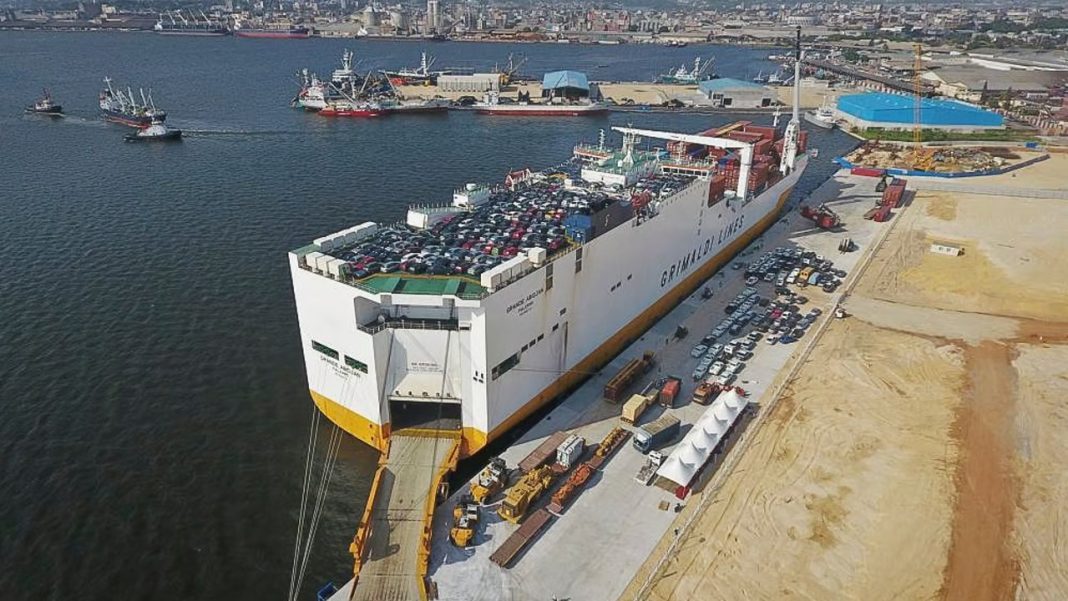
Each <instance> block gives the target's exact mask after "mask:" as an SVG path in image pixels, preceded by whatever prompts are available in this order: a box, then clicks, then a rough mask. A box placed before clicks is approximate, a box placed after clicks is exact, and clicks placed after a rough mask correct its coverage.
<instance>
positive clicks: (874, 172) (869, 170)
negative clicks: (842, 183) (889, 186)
mask: <svg viewBox="0 0 1068 601" xmlns="http://www.w3.org/2000/svg"><path fill="white" fill-rule="evenodd" d="M849 172H850V173H852V174H853V175H860V176H863V177H882V176H883V175H885V174H886V171H884V170H883V169H876V168H874V167H853V168H852V169H850V170H849Z"/></svg>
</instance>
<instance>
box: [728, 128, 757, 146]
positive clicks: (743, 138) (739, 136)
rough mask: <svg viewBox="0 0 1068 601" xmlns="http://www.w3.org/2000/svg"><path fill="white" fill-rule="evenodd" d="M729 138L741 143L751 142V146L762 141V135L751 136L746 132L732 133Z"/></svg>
mask: <svg viewBox="0 0 1068 601" xmlns="http://www.w3.org/2000/svg"><path fill="white" fill-rule="evenodd" d="M727 138H729V139H731V140H738V141H739V142H749V143H750V144H755V143H757V142H759V141H760V140H761V139H762V137H761V135H760V134H750V133H746V132H744V131H732V132H731V133H729V134H727Z"/></svg>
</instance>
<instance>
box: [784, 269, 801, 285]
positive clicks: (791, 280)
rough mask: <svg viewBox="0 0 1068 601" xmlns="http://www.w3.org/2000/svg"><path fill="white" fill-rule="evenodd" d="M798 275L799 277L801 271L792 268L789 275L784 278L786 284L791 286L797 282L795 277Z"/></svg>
mask: <svg viewBox="0 0 1068 601" xmlns="http://www.w3.org/2000/svg"><path fill="white" fill-rule="evenodd" d="M799 275H801V270H800V269H797V268H794V269H793V270H792V271H790V275H788V276H786V283H787V284H793V283H794V282H796V281H797V276H799Z"/></svg>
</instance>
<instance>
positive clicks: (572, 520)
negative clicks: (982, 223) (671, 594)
mask: <svg viewBox="0 0 1068 601" xmlns="http://www.w3.org/2000/svg"><path fill="white" fill-rule="evenodd" d="M876 181H877V180H875V179H872V178H865V177H858V176H851V175H849V174H848V173H846V172H839V174H837V175H836V176H835V177H833V178H831V179H830V180H828V181H827V182H826V183H825V184H824V185H823V186H822V187H821V188H819V189H818V190H817V191H816V192H814V193H813V194H812V196H811V197H810V198H808V199H804V202H805V203H806V204H819V203H823V202H825V203H827V204H828V205H829V206H831V207H832V208H833V209H834V210H835V211H837V212H838V213H839V215H841V217H842V219H843V226H842V227H841V228H840V229H839V230H837V231H830V232H825V231H822V230H817V229H815V228H812V227H809V226H810V222H808V221H806V220H803V219H802V218H800V216H799V215H798V214H797V212H796V210H791V211H790V212H788V213H786V216H785V217H783V218H782V219H781V220H780V221H779V222H777V223H776V224H775V225H774V226H773V227H772V228H770V229H769V230H768V232H766V233H765V234H764V235H763V236H761V237H760V238H757V239H756V240H755V241H754V242H753V243H752V244H751V245H750V246H749V248H747V249H746V250H744V251H742V253H741V254H740V255H739V257H737V258H736V259H735V260H734V261H747V260H749V259H751V258H753V257H754V256H756V255H759V254H760V253H762V252H764V251H766V250H771V249H774V248H775V247H777V246H786V247H797V246H800V247H802V248H804V249H806V250H813V251H815V252H817V253H819V254H823V255H824V256H826V257H828V258H830V259H832V260H833V261H834V262H835V267H836V268H839V269H845V270H846V271H847V272H850V274H851V273H852V269H853V267H855V266H856V265H857V263H858V262H859V261H860V260H861V259H862V258H863V257H864V256H865V254H866V251H867V250H868V247H869V245H871V244H872V243H873V241H874V240H875V239H876V237H877V235H879V233H880V232H882V231H885V229H886V228H887V227H888V224H885V223H875V222H872V221H866V220H864V219H863V218H862V217H861V216H862V215H863V213H864V212H865V211H866V210H867V209H868V208H870V207H871V206H872V205H873V204H874V200H875V198H876V197H877V196H878V193H876V192H875V191H874V187H875V183H876ZM846 237H849V238H852V239H853V241H854V242H855V243H856V244H857V245H858V246H859V247H860V251H858V252H853V253H848V254H840V253H839V252H838V251H837V247H838V244H839V242H840V241H841V240H842V239H843V238H846ZM734 261H732V263H733V262H734ZM743 273H744V272H743V271H741V270H735V269H732V268H731V267H730V266H727V267H725V268H724V269H723V270H721V271H720V272H719V273H718V274H717V275H716V276H714V277H713V278H711V279H710V281H709V282H708V283H707V285H708V286H709V287H710V288H712V289H713V290H714V297H713V298H712V299H711V300H707V301H705V300H702V299H700V297H699V295H698V294H695V295H694V296H692V297H690V298H689V299H687V300H686V301H684V302H683V303H682V304H680V305H679V306H678V307H676V308H675V310H673V311H672V312H671V313H669V314H668V315H667V316H666V317H665V318H664V319H662V320H661V321H660V322H658V323H657V324H656V325H655V326H654V327H653V328H652V329H651V330H649V331H648V332H647V333H646V334H645V335H644V336H642V337H641V338H640V339H639V340H638V341H636V342H635V343H634V344H633V345H631V346H630V347H629V348H627V349H626V350H625V351H624V352H623V353H621V354H620V355H619V356H618V357H617V358H616V359H615V360H614V361H613V362H612V363H611V364H610V365H609V366H608V367H606V368H605V369H603V370H602V371H601V372H600V373H599V374H598V375H596V376H594V377H591V378H590V380H589V381H588V382H586V383H585V384H584V385H583V386H582V387H581V388H579V389H578V390H577V391H575V392H574V393H572V394H571V395H570V396H569V397H568V398H567V399H566V400H564V401H563V403H562V404H561V405H560V406H558V407H557V408H556V409H555V410H554V411H553V412H552V413H550V414H549V415H548V416H547V417H546V418H545V419H543V420H542V421H541V422H539V423H538V424H536V425H535V426H534V427H533V428H532V429H531V430H530V431H529V432H527V433H526V434H525V435H524V436H523V438H522V439H521V440H520V441H519V442H518V443H517V444H516V445H513V446H512V447H511V448H509V449H508V450H507V451H505V452H504V453H503V454H502V456H503V457H504V458H505V459H506V461H507V462H508V464H509V466H514V465H515V464H516V463H517V462H518V461H519V460H521V459H522V458H523V457H525V456H526V454H527V453H529V452H530V451H531V450H532V449H534V448H535V447H536V446H537V445H538V444H539V443H540V442H541V441H542V440H543V439H544V438H546V437H547V436H549V435H551V434H552V433H553V432H556V431H558V430H561V429H568V430H571V431H573V432H575V433H577V434H579V435H581V436H583V437H585V438H586V440H587V441H588V443H591V444H592V443H596V442H597V441H599V440H600V439H601V438H602V437H603V436H604V435H605V434H607V432H608V431H609V430H611V429H612V428H613V427H615V426H617V425H620V421H619V418H618V416H619V411H620V408H621V406H620V405H613V404H609V403H607V402H605V401H604V400H602V395H601V391H602V388H603V386H604V384H605V383H606V382H607V380H608V379H609V378H610V377H611V376H612V375H613V374H614V373H615V372H616V370H618V369H619V368H620V367H621V366H622V365H623V364H624V363H625V362H626V361H628V360H630V359H632V358H635V357H637V356H640V355H641V354H642V353H643V352H645V351H647V350H654V351H656V353H657V368H656V370H655V371H654V373H652V374H649V375H648V376H647V377H646V381H647V380H649V379H652V378H655V377H659V376H662V375H669V374H671V375H676V376H678V377H680V378H681V379H682V380H683V382H684V385H683V388H682V391H681V393H680V397H679V399H678V400H677V401H676V408H673V409H669V410H668V411H670V412H672V414H674V415H676V416H678V417H679V418H680V419H681V420H682V422H683V433H685V431H686V430H687V429H688V427H689V425H690V424H692V423H693V422H694V421H695V420H696V419H697V418H698V417H699V416H700V415H701V414H702V413H703V412H704V411H705V410H706V409H707V407H705V406H702V405H698V404H695V403H692V402H690V400H689V399H690V395H691V394H692V392H693V384H694V383H693V380H692V378H691V375H690V374H691V372H692V371H693V369H694V366H695V364H696V363H697V360H696V359H693V358H692V357H691V356H690V351H691V349H692V347H693V346H694V345H695V344H697V342H698V341H699V340H700V338H701V337H702V336H704V335H705V334H706V333H707V332H708V331H709V330H711V329H712V328H713V327H714V326H715V324H716V323H718V322H719V321H720V320H722V319H723V317H724V316H725V313H724V311H723V307H724V306H725V305H726V303H727V301H728V300H729V299H731V298H733V297H734V295H736V294H737V293H738V292H740V291H741V289H742V288H744V287H745V283H744V276H743ZM757 288H758V291H759V293H760V294H762V295H764V296H772V291H771V285H770V284H767V283H761V284H759V285H758V286H757ZM843 289H845V287H844V288H843ZM804 294H805V295H806V296H808V297H809V298H810V303H809V304H808V305H806V306H805V308H806V309H807V308H810V307H821V308H822V309H823V311H824V314H823V317H822V319H829V318H830V317H829V315H830V313H831V310H830V309H831V308H832V307H833V306H834V305H835V304H836V303H837V302H838V301H839V297H840V295H841V292H839V293H836V294H825V293H824V292H822V291H821V290H819V289H816V288H809V289H806V291H805V292H804ZM679 325H684V326H686V327H687V328H688V329H689V332H690V335H689V336H687V337H686V338H685V339H683V340H675V339H674V338H672V337H673V335H674V332H675V330H676V327H677V326H679ZM814 327H815V326H814ZM803 345H804V339H802V341H801V342H799V343H796V344H791V345H785V346H783V345H774V346H770V345H767V344H765V343H763V342H761V343H759V344H758V346H757V348H756V351H755V353H754V356H753V358H752V359H751V360H750V361H749V362H748V363H749V365H748V367H747V368H746V369H745V370H744V371H743V372H742V373H741V374H740V376H739V379H738V381H737V382H736V385H740V386H742V387H743V388H745V389H746V390H747V391H749V392H750V395H751V396H750V399H751V400H754V401H759V403H760V404H763V403H766V402H767V399H765V398H764V396H765V393H766V392H768V391H769V390H772V388H773V386H774V385H775V384H776V383H777V378H778V376H779V374H780V372H782V371H783V368H784V366H786V365H787V364H788V362H789V361H790V360H791V357H792V356H793V355H794V354H795V352H796V351H797V350H798V349H799V348H801V347H802V346H803ZM643 383H644V382H643ZM662 411H664V410H663V409H661V408H659V407H654V408H651V409H650V410H648V411H647V412H646V413H645V414H644V415H643V416H642V418H641V421H640V423H647V422H649V421H651V420H653V419H655V418H656V417H657V416H658V415H659V414H660V413H661V412H662ZM762 415H763V411H762V410H761V409H760V408H759V407H758V411H757V413H756V416H755V417H754V418H753V419H751V420H750V421H749V422H748V423H746V424H742V428H741V429H740V430H736V431H735V432H734V433H733V434H732V438H731V440H730V441H728V446H729V447H733V446H735V445H736V443H737V442H738V440H739V439H744V438H745V437H746V434H745V433H746V431H747V430H751V429H754V428H759V426H760V422H761V418H762ZM680 438H681V437H680ZM676 442H677V441H676ZM671 448H672V447H671V446H669V447H667V448H666V449H664V451H666V452H670V450H671ZM732 452H733V451H728V452H727V453H726V455H720V456H719V457H718V458H717V459H714V461H722V462H725V463H726V464H727V465H728V466H729V464H730V458H731V453H732ZM724 457H725V459H724ZM644 462H645V456H644V455H642V454H640V453H639V452H638V451H637V450H636V449H634V448H633V447H631V446H630V445H629V443H628V444H627V445H626V446H625V447H624V448H622V449H620V450H619V452H618V453H617V454H616V455H615V456H614V457H613V458H612V459H611V460H610V461H608V462H607V463H606V464H605V465H604V467H603V469H602V470H601V471H600V472H598V473H596V474H595V475H594V476H593V478H592V479H591V481H590V483H589V484H588V485H587V487H586V489H585V490H584V491H583V492H582V494H581V495H580V496H579V497H578V498H577V499H576V501H575V502H574V504H573V505H571V506H570V507H569V508H568V509H567V511H566V512H565V513H563V514H562V515H561V516H559V517H556V518H554V520H553V521H552V523H550V524H549V526H548V527H547V528H546V529H545V530H544V531H543V532H542V533H541V534H540V536H538V537H537V538H535V539H534V540H533V542H532V543H531V544H530V546H529V547H528V548H527V549H526V550H525V551H524V552H523V553H521V554H520V555H519V556H518V557H517V558H516V559H515V560H514V562H513V563H512V565H511V567H510V568H509V569H507V570H505V569H502V568H500V567H498V566H497V565H494V564H493V563H491V562H490V559H489V557H490V555H491V554H492V553H493V551H494V550H496V549H497V547H498V546H500V545H501V544H502V543H503V542H504V541H505V539H507V538H508V536H509V535H510V534H511V533H512V532H514V531H515V530H516V528H517V526H515V525H513V524H510V523H508V522H505V521H503V520H501V519H500V518H499V517H498V516H497V515H496V507H497V505H496V504H491V505H490V506H488V507H486V508H485V509H484V511H483V518H482V522H481V523H480V526H479V531H478V533H477V534H476V536H475V539H474V543H473V545H472V546H471V547H470V548H468V549H458V548H455V547H454V546H452V545H451V544H450V542H449V540H448V528H449V525H450V522H451V515H450V512H451V508H452V506H453V503H454V502H455V500H456V497H454V498H453V499H450V501H449V502H447V503H445V504H443V505H442V506H440V507H439V508H438V510H437V513H436V515H435V519H434V533H433V539H432V540H433V543H432V549H431V554H430V565H429V572H428V578H429V579H430V580H431V581H432V582H433V586H434V587H436V589H437V593H438V598H439V599H442V600H450V601H451V600H455V601H460V600H464V601H474V600H483V599H485V600H514V601H525V600H528V599H529V600H531V601H534V600H539V601H544V600H545V599H550V598H552V597H553V596H554V595H555V596H556V597H558V598H571V599H616V598H619V597H620V596H621V595H622V594H623V592H624V589H625V588H626V587H627V585H628V583H629V582H630V580H631V579H632V578H633V577H634V576H635V574H636V573H637V572H638V570H639V568H640V567H641V566H642V564H643V563H645V562H646V560H647V559H648V558H649V557H650V554H651V553H653V551H654V549H655V548H656V546H657V544H658V543H659V542H660V540H661V538H662V537H664V536H665V535H668V536H670V531H671V529H672V527H673V526H672V524H673V523H674V522H675V518H676V517H677V515H676V513H675V511H674V509H675V505H676V503H678V502H679V501H678V499H676V497H675V496H674V495H673V494H671V493H670V492H668V491H666V490H663V489H661V488H658V487H656V486H643V485H641V484H639V483H638V482H636V481H635V480H634V475H635V474H636V473H637V472H638V470H639V468H640V467H641V465H642V464H643V463H644ZM719 467H720V466H719V465H712V466H708V467H706V468H705V470H704V472H703V475H702V480H701V481H700V482H698V483H697V484H696V489H697V490H700V489H701V487H702V486H703V485H705V484H706V483H707V482H708V480H709V479H710V478H712V477H714V475H715V474H716V472H717V469H718V468H719ZM467 490H468V487H466V486H465V487H463V488H461V489H460V490H459V491H457V495H460V494H463V493H465V492H466V491H467ZM547 496H548V495H546V497H545V498H543V499H541V500H540V502H539V503H538V504H537V506H539V507H540V506H542V505H544V503H546V502H547V501H548V498H547ZM497 502H498V503H499V499H497ZM688 502H690V499H687V500H685V501H682V504H683V505H685V504H686V503H688Z"/></svg>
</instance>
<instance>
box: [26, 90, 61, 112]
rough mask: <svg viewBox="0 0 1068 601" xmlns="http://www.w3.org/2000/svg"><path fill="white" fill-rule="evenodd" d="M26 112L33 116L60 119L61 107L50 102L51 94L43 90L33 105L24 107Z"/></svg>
mask: <svg viewBox="0 0 1068 601" xmlns="http://www.w3.org/2000/svg"><path fill="white" fill-rule="evenodd" d="M26 112H27V113H33V114H34V115H46V116H48V117H62V116H63V107H62V106H60V105H58V104H56V103H55V101H53V100H52V94H51V92H49V91H48V90H43V91H42V93H41V97H40V98H38V99H37V101H36V102H34V103H33V104H31V105H30V106H28V107H26Z"/></svg>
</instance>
